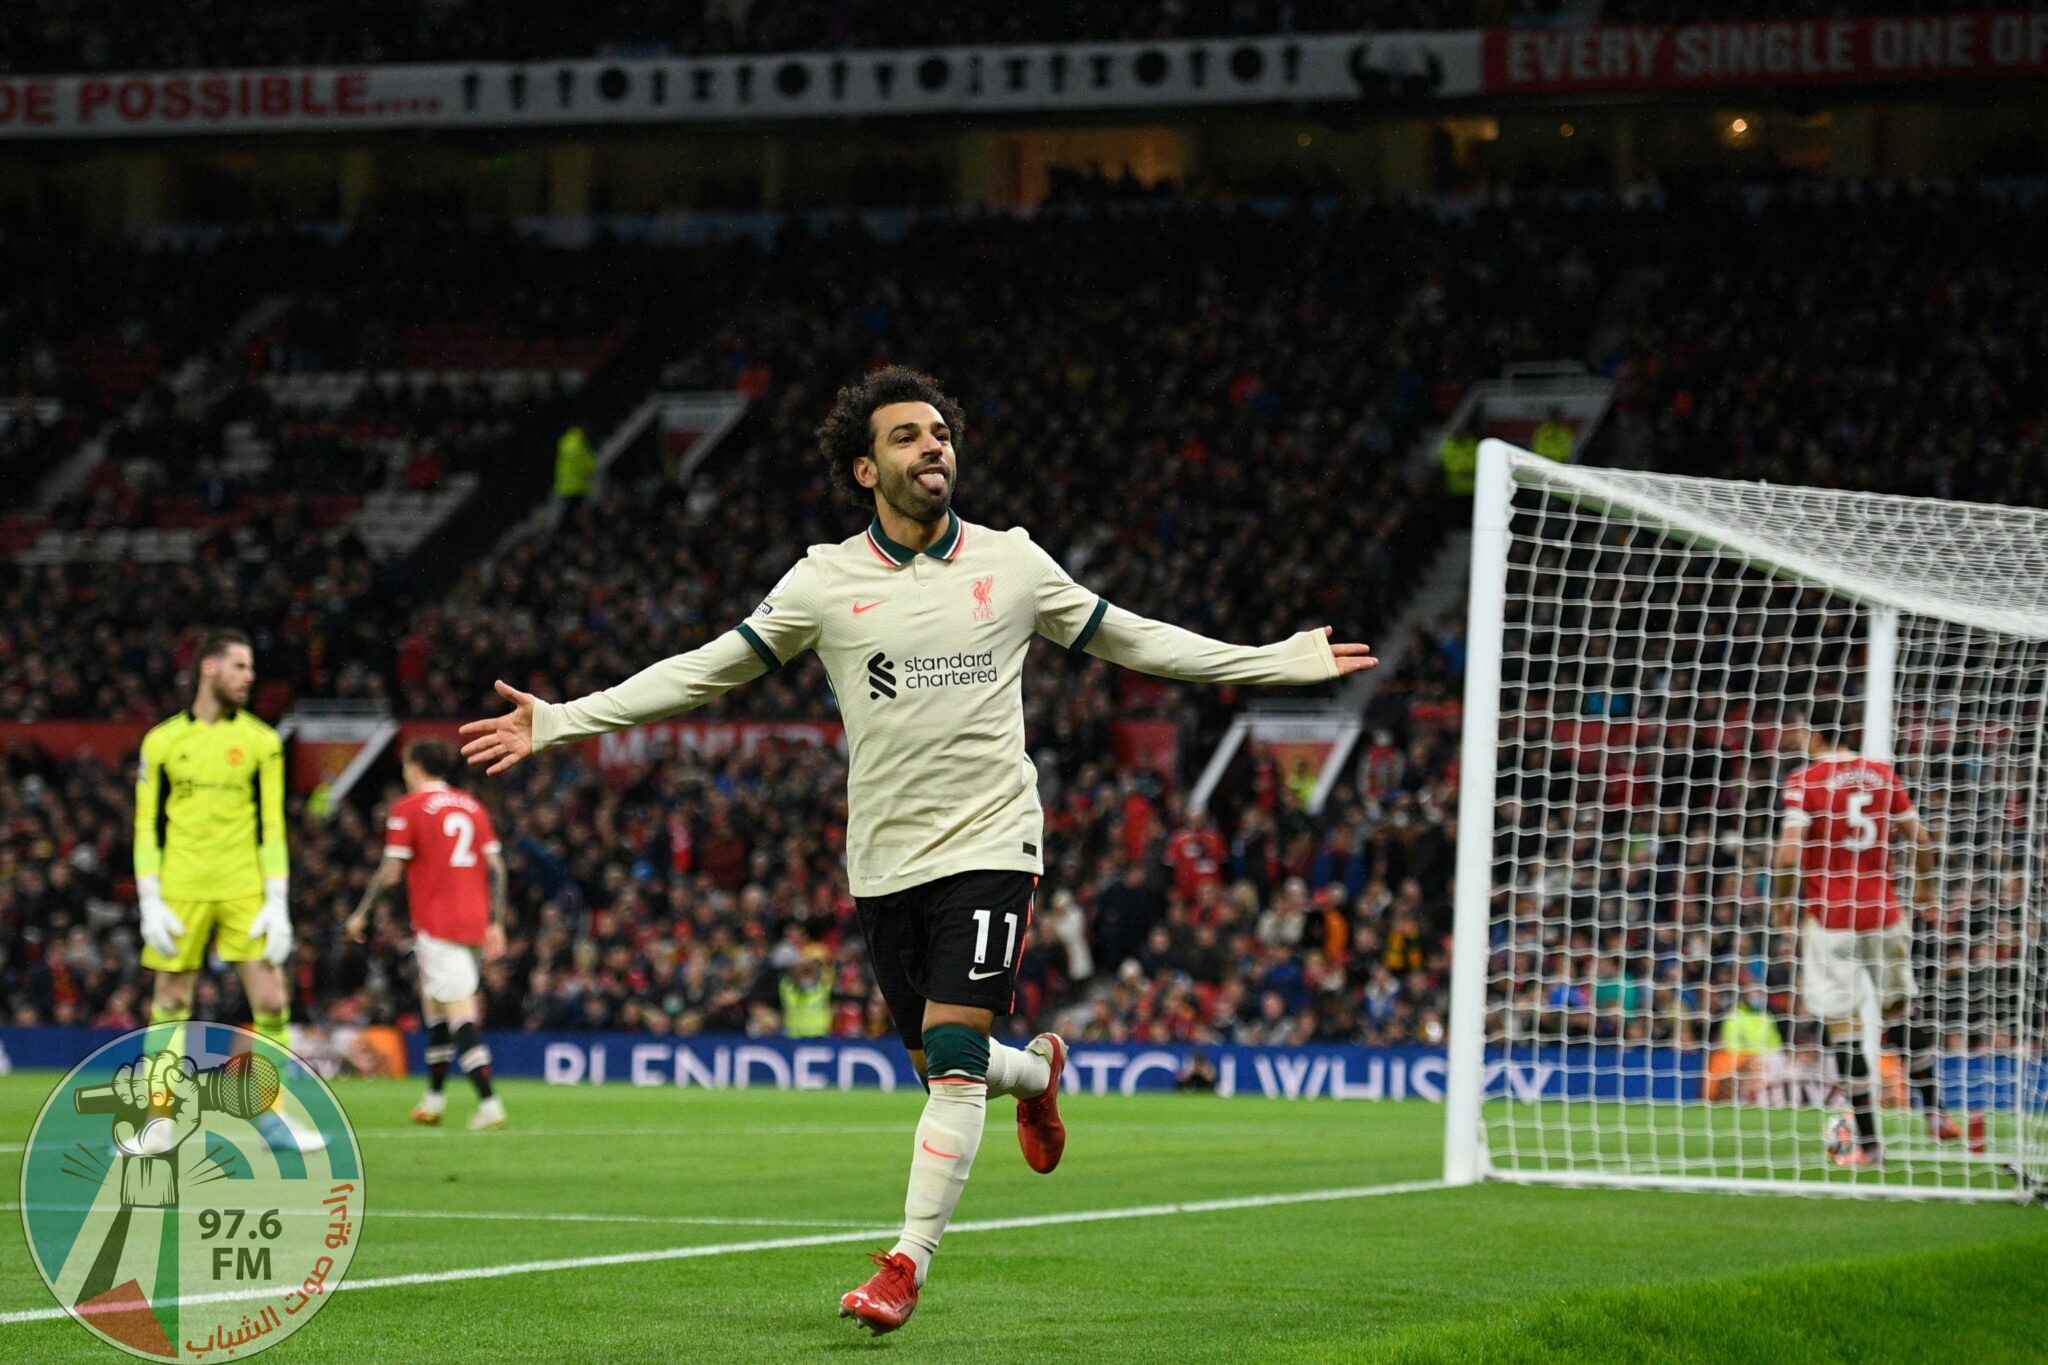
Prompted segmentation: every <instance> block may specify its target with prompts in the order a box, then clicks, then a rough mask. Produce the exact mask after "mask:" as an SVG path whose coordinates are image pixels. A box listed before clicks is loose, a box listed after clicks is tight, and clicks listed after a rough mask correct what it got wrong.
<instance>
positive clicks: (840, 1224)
mask: <svg viewBox="0 0 2048 1365" xmlns="http://www.w3.org/2000/svg"><path fill="white" fill-rule="evenodd" d="M34 1207H35V1208H38V1209H45V1210H53V1209H71V1210H83V1209H90V1208H91V1207H93V1206H92V1205H91V1204H42V1203H38V1204H36V1205H35V1206H34ZM20 1211H21V1205H20V1204H16V1203H11V1202H10V1203H0V1213H19V1212H20ZM281 1212H284V1213H289V1214H301V1215H310V1216H313V1217H318V1218H325V1217H327V1216H328V1215H329V1214H330V1213H331V1212H333V1210H331V1209H324V1208H318V1209H284V1210H281ZM375 1216H376V1218H377V1219H378V1220H379V1221H380V1222H381V1221H382V1220H383V1219H386V1218H448V1219H459V1220H468V1221H472V1222H498V1223H651V1224H655V1225H665V1226H675V1227H707V1228H864V1227H866V1226H867V1224H866V1223H865V1222H863V1221H861V1220H860V1219H857V1218H721V1217H713V1216H711V1215H709V1214H706V1215H703V1216H690V1215H686V1214H673V1215H671V1214H661V1213H541V1212H533V1213H522V1212H519V1211H517V1210H513V1209H378V1210H376V1215H375Z"/></svg>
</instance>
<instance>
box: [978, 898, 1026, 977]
mask: <svg viewBox="0 0 2048 1365" xmlns="http://www.w3.org/2000/svg"><path fill="white" fill-rule="evenodd" d="M992 913H993V912H992V911H988V910H977V911H975V912H974V963H975V965H976V966H980V965H981V964H982V963H984V962H986V961H988V926H989V918H990V916H991V914H992ZM1016 950H1017V912H1016V911H1014V910H1005V911H1004V912H1003V966H1005V967H1007V966H1009V965H1010V954H1011V953H1013V952H1015V951H1016Z"/></svg>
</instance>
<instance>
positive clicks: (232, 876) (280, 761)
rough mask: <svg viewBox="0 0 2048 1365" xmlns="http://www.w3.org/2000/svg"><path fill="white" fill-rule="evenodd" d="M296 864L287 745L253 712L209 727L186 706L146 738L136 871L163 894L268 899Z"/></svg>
mask: <svg viewBox="0 0 2048 1365" xmlns="http://www.w3.org/2000/svg"><path fill="white" fill-rule="evenodd" d="M288 869H289V863H288V861H287V857H286V853H285V836H284V742H283V741H282V740H281V739H279V738H278V734H277V731H275V730H273V729H271V728H270V727H269V726H268V725H265V724H264V723H263V722H262V721H261V720H258V719H257V718H256V717H255V716H253V715H251V714H250V713H249V712H247V711H243V710H235V711H231V712H229V713H227V714H225V715H223V716H222V717H221V718H220V719H219V720H217V721H214V722H213V723H212V724H205V723H203V722H201V721H200V720H199V719H198V718H197V717H196V716H194V715H193V714H192V713H191V712H190V711H189V710H188V711H180V712H179V713H178V714H177V715H175V716H172V717H171V718H170V719H169V720H166V721H165V722H163V724H161V725H159V726H157V727H156V728H155V729H154V730H151V731H150V732H149V733H148V734H147V735H144V736H143V738H142V763H141V766H140V768H138V769H137V771H136V775H135V875H136V876H138V877H162V878H163V893H164V899H165V900H167V901H169V902H171V903H172V905H173V907H175V906H176V904H177V902H178V901H180V900H188V901H219V900H234V899H237V898H240V897H244V896H256V895H261V894H262V892H263V880H264V878H266V877H282V876H284V875H285V874H286V872H287V871H288Z"/></svg>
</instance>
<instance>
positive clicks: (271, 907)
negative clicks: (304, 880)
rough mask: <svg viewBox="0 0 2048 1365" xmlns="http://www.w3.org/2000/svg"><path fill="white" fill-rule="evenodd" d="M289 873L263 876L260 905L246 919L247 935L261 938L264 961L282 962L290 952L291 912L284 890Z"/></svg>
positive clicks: (287, 884)
mask: <svg viewBox="0 0 2048 1365" xmlns="http://www.w3.org/2000/svg"><path fill="white" fill-rule="evenodd" d="M290 886H291V878H289V877H266V878H264V879H263V908H262V909H261V910H258V911H257V912H256V918H255V919H253V920H250V921H249V937H250V938H261V939H262V940H263V957H264V960H265V961H268V962H275V963H282V962H283V961H284V960H285V959H286V958H288V957H290V956H291V955H292V912H291V906H290V904H289V897H288V896H287V895H286V892H287V891H288V890H289V888H290Z"/></svg>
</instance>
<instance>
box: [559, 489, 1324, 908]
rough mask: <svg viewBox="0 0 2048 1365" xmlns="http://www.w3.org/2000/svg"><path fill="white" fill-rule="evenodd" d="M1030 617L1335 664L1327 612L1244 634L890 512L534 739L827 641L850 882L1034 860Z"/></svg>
mask: <svg viewBox="0 0 2048 1365" xmlns="http://www.w3.org/2000/svg"><path fill="white" fill-rule="evenodd" d="M1034 635H1037V636H1043V637H1044V638H1045V639H1047V640H1049V641H1050V642H1051V643H1053V644H1054V645H1057V646H1059V647H1060V648H1063V649H1065V650H1067V651H1069V652H1070V653H1073V654H1082V653H1086V654H1091V655H1093V656H1094V657H1096V658H1098V659H1106V660H1108V661H1109V662H1111V663H1115V664H1121V665H1122V666H1124V667H1125V668H1132V669H1137V670H1138V671H1140V672H1144V673H1152V674H1156V675H1158V676H1160V677H1165V678H1180V679H1184V680H1186V681H1189V682H1209V683H1259V684H1294V685H1299V684H1304V683H1314V682H1322V681H1324V680H1326V679H1329V678H1334V677H1336V676H1337V661H1336V658H1335V656H1334V655H1332V653H1331V652H1330V646H1329V642H1328V641H1326V640H1325V639H1324V638H1323V636H1322V633H1321V632H1320V631H1308V630H1305V631H1300V632H1298V633H1296V634H1294V635H1292V636H1290V637H1288V638H1287V639H1285V640H1282V641H1280V642H1278V643H1276V644H1269V645H1259V646H1251V645H1233V644H1226V643H1224V642H1222V641H1220V640H1211V639H1208V638H1207V637H1205V636H1201V635H1197V634H1195V633H1194V632H1193V631H1188V630H1182V629H1181V628H1180V627H1178V626H1171V625H1167V624H1165V623H1164V622H1161V621H1151V620H1147V619H1146V618H1145V617H1142V616H1139V615H1137V614H1135V613H1133V612H1129V611H1125V610H1123V609H1122V608H1120V607H1114V606H1111V605H1110V604H1109V603H1108V602H1106V601H1104V600H1103V599H1102V598H1100V597H1098V596H1097V595H1096V594H1094V593H1092V592H1090V591H1089V590H1088V589H1086V588H1084V587H1082V586H1081V585H1080V584H1078V583H1076V582H1074V580H1073V579H1072V578H1069V577H1068V576H1067V573H1066V570H1064V569H1062V568H1061V567H1060V566H1059V564H1058V563H1056V562H1055V561H1054V560H1053V558H1052V556H1050V555H1048V554H1047V553H1046V552H1045V551H1044V550H1042V549H1040V548H1039V547H1038V546H1037V545H1036V544H1034V543H1033V542H1032V540H1031V537H1030V536H1029V535H1028V534H1026V533H1025V532H1024V531H1023V530H1022V529H1014V530H1009V531H992V530H990V529H988V528H987V527H984V526H977V525H975V524H974V523H972V522H968V521H962V520H961V519H960V518H959V517H957V516H953V515H951V514H948V521H947V525H946V531H945V533H944V534H943V535H941V536H940V537H939V539H938V540H937V541H936V542H935V543H934V544H933V545H931V546H930V548H928V549H925V550H921V551H914V550H911V549H910V548H909V547H907V546H903V545H899V544H897V543H896V542H895V541H893V540H891V539H890V538H889V537H888V536H887V535H886V534H885V533H884V532H883V530H882V526H881V523H880V522H879V521H876V522H873V523H871V524H870V525H869V527H868V529H867V531H866V532H865V533H864V534H862V535H858V536H853V537H850V538H849V539H847V540H844V541H841V542H840V543H838V544H837V545H814V546H812V547H811V548H810V552H809V553H808V554H806V555H805V556H804V558H802V559H801V560H799V561H797V564H796V566H795V567H794V568H792V569H791V570H790V571H789V572H788V573H787V574H785V575H783V578H782V581H781V582H780V583H778V584H777V585H776V586H775V589H774V590H773V591H772V592H770V593H769V594H768V598H767V600H766V601H764V602H762V603H761V605H760V606H758V607H756V608H755V609H754V614H753V616H752V617H751V618H750V619H748V620H746V621H744V622H742V623H740V624H739V625H736V626H734V627H733V629H732V630H730V631H728V632H726V633H725V634H724V635H721V636H719V637H718V638H717V639H715V640H712V641H711V642H710V643H708V644H706V645H704V646H703V647H702V648H699V649H694V650H692V651H690V652H689V653H687V654H678V655H676V656H675V657H674V658H671V659H665V660H663V661H662V662H661V663H658V664H655V665H654V666H653V667H651V668H648V669H644V670H643V671H641V672H640V673H637V674H635V675H634V676H633V677H631V678H628V679H627V680H626V681H625V682H622V683H620V684H619V685H618V686H616V687H612V688H608V689H606V690H605V691H603V692H594V693H592V694H591V695H590V696H587V697H582V698H579V699H577V700H575V701H571V702H563V703H550V702H541V703H539V704H538V705H536V706H535V707H534V710H533V747H534V751H535V752H539V751H540V750H542V749H546V748H549V747H551V746H553V745H556V744H561V743H563V742H565V741H568V740H573V739H580V738H582V737H584V736H586V735H596V734H603V733H605V732H607V731H611V730H622V729H625V728H626V727H627V726H630V725H638V724H641V723H642V722H644V721H650V720H659V719H661V718H662V717H664V716H672V715H675V714H677V713H679V712H683V711H688V710H690V709H691V708H693V707H697V706H702V705H703V704H704V703H705V702H708V701H710V700H711V699H712V698H714V697H717V696H720V695H722V694H723V693H725V692H727V691H729V690H731V689H732V688H734V687H737V686H738V685H740V684H741V683H743V682H746V681H748V680H749V679H752V678H758V677H760V676H761V675H762V674H763V673H767V672H770V671H772V670H774V669H777V668H780V667H781V666H782V665H784V664H786V663H788V662H789V661H790V660H791V659H794V658H795V657H796V656H797V655H799V654H801V653H803V652H804V651H805V650H815V651H817V654H818V657H819V659H820V660H821V661H822V662H823V663H824V665H825V673H826V676H828V677H829V678H830V679H831V680H832V690H833V692H834V694H835V695H836V696H837V697H838V699H839V710H840V714H841V715H842V716H843V717H844V718H845V721H846V735H847V747H848V774H847V783H846V790H847V832H846V866H847V878H848V880H849V882H851V884H852V888H853V893H854V894H855V895H856V896H885V895H888V894H890V893H891V892H894V891H900V890H903V889H904V888H906V887H910V886H917V885H920V884H922V883H924V882H928V881H932V880H934V879H936V878H939V877H943V876H946V875H948V874H949V873H954V872H1000V871H1017V872H1032V873H1036V872H1039V871H1041V870H1042V869H1043V866H1044V863H1043V857H1042V855H1041V853H1040V849H1041V848H1042V847H1043V839H1044V823H1045V821H1044V816H1043V815H1042V813H1041V812H1040V810H1039V805H1038V772H1037V770H1036V769H1035V768H1034V767H1033V766H1032V764H1031V760H1030V758H1029V756H1028V755H1027V754H1026V753H1025V748H1024V693H1023V681H1024V656H1025V650H1026V648H1027V646H1029V645H1030V643H1031V640H1032V637H1033V636H1034Z"/></svg>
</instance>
